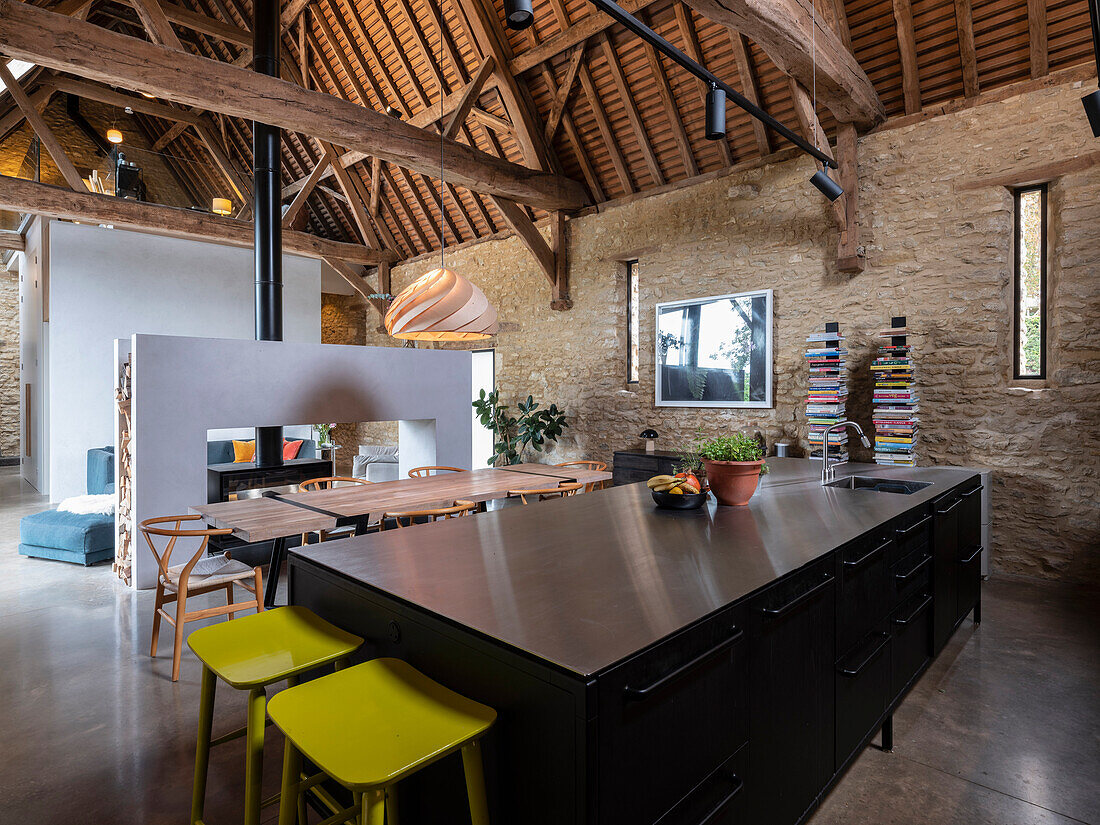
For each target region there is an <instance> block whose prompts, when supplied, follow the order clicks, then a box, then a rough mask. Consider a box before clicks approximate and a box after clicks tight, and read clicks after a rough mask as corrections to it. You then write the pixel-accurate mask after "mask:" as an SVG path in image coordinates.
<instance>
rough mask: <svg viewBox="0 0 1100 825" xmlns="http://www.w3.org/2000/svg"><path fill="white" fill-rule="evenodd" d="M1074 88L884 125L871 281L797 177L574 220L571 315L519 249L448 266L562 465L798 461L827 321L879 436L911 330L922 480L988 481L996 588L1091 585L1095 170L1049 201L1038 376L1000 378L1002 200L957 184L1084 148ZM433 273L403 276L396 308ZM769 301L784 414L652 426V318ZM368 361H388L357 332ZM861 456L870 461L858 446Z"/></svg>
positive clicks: (869, 185) (863, 165) (1068, 180)
mask: <svg viewBox="0 0 1100 825" xmlns="http://www.w3.org/2000/svg"><path fill="white" fill-rule="evenodd" d="M1083 91H1084V89H1083V87H1081V86H1080V84H1077V85H1076V86H1073V85H1067V86H1062V87H1056V88H1051V89H1045V90H1042V91H1036V92H1031V93H1028V94H1025V95H1021V96H1017V97H1015V98H1011V99H1009V100H1007V101H1003V102H998V103H993V104H988V105H984V106H981V107H977V108H973V109H969V110H964V111H961V112H957V113H955V114H949V115H944V116H941V117H937V118H934V119H931V120H927V121H924V122H922V123H920V124H917V125H911V126H908V127H904V128H893V129H887V130H884V131H881V132H878V133H876V134H873V135H869V136H865V137H863V138H862V139H861V140H860V155H859V157H860V191H861V207H860V221H861V224H862V227H863V237H864V242H865V243H866V246H867V250H868V266H867V269H866V271H865V272H864V273H862V274H860V275H856V276H849V275H845V274H841V273H840V272H838V271H837V269H836V230H835V229H834V227H833V225H832V223H831V219H830V216H829V214H828V210H827V206H826V203H825V201H824V199H823V198H821V197H820V196H819V195H818V194H817V192H816V191H815V190H813V189H812V188H811V187H810V186H809V185H808V178H809V177H810V175H811V174H812V171H813V169H812V165H811V164H810V162H809V161H807V160H804V159H802V160H792V161H788V162H785V163H780V164H777V165H772V166H767V167H764V168H758V169H754V170H751V171H747V172H739V173H736V174H732V175H729V176H726V177H723V178H719V179H715V180H711V181H709V182H705V183H700V184H698V185H696V186H693V187H691V188H689V189H682V190H679V191H675V192H671V193H666V194H661V195H655V196H652V197H648V198H640V199H637V200H635V201H634V202H632V203H628V204H625V205H622V206H615V207H611V208H607V209H606V210H605V211H602V212H600V213H599V214H592V215H588V216H584V217H581V218H578V219H576V220H573V221H571V222H570V237H571V239H570V262H571V272H572V297H573V300H574V302H575V306H574V308H573V309H572V310H571V311H568V312H553V311H551V310H550V309H549V306H548V304H549V289H548V287H547V284H546V281H545V278H544V276H543V275H542V274H541V272H540V271H539V270H538V269H537V268H536V266H535V265H534V263H533V259H532V258H531V256H530V255H529V253H528V252H527V251H526V250H525V249H524V247H523V246H522V245H521V244H520V242H519V241H518V240H516V239H515V238H514V237H508V238H505V239H496V240H491V241H486V242H483V243H478V244H473V245H470V246H467V247H465V248H459V249H456V250H454V251H453V252H451V253H449V259H448V261H449V265H450V266H452V267H453V268H455V269H456V270H458V271H460V272H462V273H463V274H465V275H466V276H468V277H469V278H471V279H472V280H473V281H474V282H475V283H477V284H478V285H479V286H480V287H481V288H482V289H483V290H484V291H485V292H486V294H487V295H488V297H489V299H490V301H492V303H493V304H494V305H495V306H496V307H497V309H498V311H499V313H500V318H501V321H502V331H501V333H500V334H499V335H498V336H497V340H496V342H495V345H496V347H497V365H498V366H497V384H498V387H499V388H500V390H501V392H502V394H503V396H504V397H505V398H506V399H508V400H514V399H516V398H518V397H526V396H527V394H528V393H531V394H533V395H534V396H535V397H536V398H538V399H540V400H543V401H545V402H547V403H549V402H555V403H557V404H558V405H559V406H563V407H564V408H565V409H566V410H567V412H568V414H569V416H570V420H571V422H572V427H571V428H570V429H569V430H568V431H567V432H568V435H567V437H566V438H564V439H563V440H562V441H561V442H560V443H559V444H558V445H557V447H556V449H555V450H554V453H553V456H552V459H553V460H565V459H571V458H581V457H586V458H599V459H604V460H610V458H611V453H612V452H613V451H614V450H616V449H623V448H631V447H638V446H640V441H639V440H638V438H637V435H638V433H639V432H640V431H641V430H642V429H643V428H645V427H654V428H656V429H657V430H658V431H659V432H660V433H661V436H662V438H661V441H660V445H661V446H662V447H665V448H671V447H673V446H675V445H677V444H679V443H681V442H683V441H685V440H687V439H689V438H691V437H692V435H693V434H694V433H695V431H696V430H697V428H699V427H702V428H704V429H705V430H706V431H708V432H712V433H713V432H717V431H720V430H723V429H745V430H757V429H759V430H761V431H762V432H763V433H764V434H765V435H766V436H767V437H768V439H769V441H773V440H775V439H777V438H778V437H780V436H783V437H787V438H793V439H794V440H796V441H798V442H799V443H800V444H801V445H802V447H803V449H805V446H806V442H805V436H806V432H807V427H806V423H805V417H804V415H803V412H802V403H803V396H804V394H805V391H806V387H807V376H806V369H805V366H804V364H803V363H802V361H803V359H802V355H801V354H802V351H803V349H804V347H805V338H806V336H807V335H808V334H809V333H810V332H812V331H814V330H817V329H820V328H821V326H822V324H823V323H824V322H825V321H828V320H834V319H835V320H838V321H839V322H840V324H841V329H842V330H843V332H844V333H845V334H846V335H847V337H848V345H849V350H850V353H851V354H850V369H851V371H852V377H853V380H852V382H851V383H852V397H851V399H850V403H849V411H850V414H851V416H852V417H853V418H855V419H856V420H858V421H860V422H862V423H863V424H864V425H868V424H869V423H870V386H871V382H870V379H869V378H868V377H867V367H868V364H869V361H870V359H871V358H872V357H873V356H874V347H875V346H877V341H876V340H875V338H874V336H875V333H876V332H877V330H879V329H880V328H881V327H883V326H884V325H888V324H889V319H890V316H891V315H906V316H908V318H909V325H910V328H911V329H913V330H915V331H916V333H917V335H916V336H915V337H914V338H913V339H912V342H913V343H914V344H915V347H914V356H915V358H916V361H917V364H918V368H917V384H918V388H919V390H920V394H921V413H920V415H921V428H922V429H921V441H920V447H919V458H920V463H922V464H933V463H935V464H963V465H968V466H986V467H991V468H992V469H993V471H994V479H995V487H994V496H993V506H994V547H993V565H994V568H995V570H998V571H1005V572H1011V573H1017V574H1025V575H1033V576H1041V577H1049V578H1060V579H1064V580H1072V581H1093V582H1096V581H1100V575H1098V574H1100V552H1098V550H1100V517H1098V512H1100V510H1098V501H1097V498H1098V492H1100V413H1098V412H1097V410H1098V405H1100V332H1098V331H1097V326H1098V324H1097V322H1098V320H1100V278H1098V277H1097V276H1098V269H1100V167H1097V166H1093V167H1092V168H1090V169H1087V170H1085V171H1078V172H1074V173H1071V174H1066V175H1064V176H1062V177H1059V178H1057V179H1056V180H1055V181H1054V182H1053V184H1052V187H1051V197H1050V206H1051V211H1052V219H1051V224H1050V262H1051V267H1050V269H1051V271H1050V304H1049V317H1050V350H1049V352H1050V370H1049V376H1050V377H1049V379H1048V380H1047V381H1045V382H1028V383H1027V384H1022V383H1019V382H1016V383H1014V382H1012V381H1011V380H1010V376H1011V340H1012V327H1011V314H1010V307H1011V302H1012V288H1011V273H1012V262H1011V249H1012V234H1011V228H1012V201H1011V197H1010V194H1009V191H1008V190H1007V189H1005V188H1003V187H998V186H986V187H982V188H977V189H972V190H969V189H964V188H961V185H962V184H965V183H966V182H968V181H974V180H975V179H976V178H978V177H981V176H984V175H990V174H1004V173H1010V172H1013V171H1019V172H1023V171H1024V170H1026V169H1028V168H1029V167H1037V166H1040V165H1043V164H1047V163H1051V162H1054V161H1057V160H1058V159H1060V158H1067V157H1072V156H1074V155H1083V154H1086V153H1089V152H1095V151H1096V143H1095V141H1094V140H1093V138H1092V137H1091V134H1090V132H1089V129H1088V124H1087V122H1086V121H1085V118H1084V117H1083V113H1082V111H1081V104H1080V102H1079V98H1080V96H1081V94H1082V93H1083ZM630 258H637V259H639V260H640V271H641V276H640V277H641V310H642V315H641V319H642V320H641V347H640V352H641V382H640V383H639V384H638V385H635V386H634V387H633V388H628V387H627V384H626V375H625V371H626V364H625V352H626V325H625V324H626V321H625V309H626V301H625V299H626V284H625V266H624V264H623V263H622V262H623V261H624V260H627V259H630ZM435 265H438V263H437V259H434V260H422V261H415V262H411V263H408V264H405V265H403V266H400V267H396V268H395V270H394V273H393V282H394V291H395V292H396V291H397V290H399V289H400V288H401V287H402V286H404V285H406V284H408V283H409V282H410V280H412V279H413V278H414V277H416V276H418V275H420V274H423V272H424V271H425V269H426V268H429V267H431V266H435ZM765 287H766V288H771V289H773V290H774V292H775V297H774V304H775V326H774V340H775V370H774V381H775V407H774V408H773V409H769V410H753V411H723V410H710V409H684V408H656V407H655V406H654V403H653V360H654V356H653V327H654V304H655V303H657V302H660V301H670V300H678V299H683V298H692V297H704V296H708V295H715V294H722V293H728V292H738V291H743V290H752V289H760V288H765ZM365 341H366V343H368V344H376V345H381V344H392V343H393V342H392V341H389V340H387V339H386V338H385V336H383V335H379V334H378V333H377V332H376V331H375V325H374V323H373V321H372V322H371V323H370V324H368V325H367V327H366V338H365ZM853 454H854V457H855V458H867V457H868V456H867V453H866V451H862V450H859V449H857V450H853Z"/></svg>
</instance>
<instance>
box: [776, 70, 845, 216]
mask: <svg viewBox="0 0 1100 825" xmlns="http://www.w3.org/2000/svg"><path fill="white" fill-rule="evenodd" d="M788 81H789V83H788V85H789V86H790V90H791V103H792V104H793V105H794V111H795V115H796V117H797V118H798V125H799V127H800V128H801V130H802V135H803V137H805V138H806V140H808V141H809V142H810V143H812V144H813V145H814V146H816V147H817V148H818V149H820V150H821V151H822V152H824V153H825V154H826V155H828V156H829V157H830V158H831V157H833V151H832V149H831V148H830V146H829V136H828V135H826V134H825V130H824V129H823V128H821V121H820V120H819V119H818V117H817V112H816V111H814V104H813V99H812V98H811V97H810V93H809V92H808V91H806V90H805V89H804V88H802V86H801V85H800V84H799V83H798V81H796V80H795V79H794V78H793V77H792V78H788ZM832 212H833V217H834V219H835V220H836V225H837V227H838V228H839V229H840V230H841V231H842V232H843V231H844V229H845V228H846V227H847V225H848V224H847V221H848V218H847V215H846V213H845V211H844V199H843V198H840V199H838V200H835V201H833V204H832Z"/></svg>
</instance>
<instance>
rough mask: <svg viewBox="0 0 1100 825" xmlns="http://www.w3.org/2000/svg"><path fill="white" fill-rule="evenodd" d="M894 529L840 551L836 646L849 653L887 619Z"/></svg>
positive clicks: (876, 532)
mask: <svg viewBox="0 0 1100 825" xmlns="http://www.w3.org/2000/svg"><path fill="white" fill-rule="evenodd" d="M891 532H892V531H890V530H876V531H875V532H874V533H872V534H870V535H869V536H867V537H866V538H862V539H858V540H857V541H853V542H851V543H850V544H848V545H847V546H846V547H843V548H841V550H840V551H839V552H838V553H837V554H836V580H837V590H836V649H837V652H839V653H844V652H846V651H847V650H848V649H849V648H851V647H852V646H853V645H855V644H856V643H857V642H859V641H860V640H861V639H862V638H863V637H864V636H866V635H867V634H868V633H870V632H871V630H872V628H874V627H875V626H876V625H878V624H879V623H881V622H882V620H883V619H885V618H886V614H887V613H888V612H889V610H890V601H891V594H890V588H889V585H888V582H887V578H888V575H887V574H888V568H887V566H886V558H887V553H888V552H889V551H890V550H891V549H892V548H893V539H892V538H891Z"/></svg>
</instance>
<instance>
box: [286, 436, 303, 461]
mask: <svg viewBox="0 0 1100 825" xmlns="http://www.w3.org/2000/svg"><path fill="white" fill-rule="evenodd" d="M300 449H302V442H301V441H287V440H286V439H285V438H284V439H283V461H290V460H291V459H292V458H297V457H298V451H299V450H300Z"/></svg>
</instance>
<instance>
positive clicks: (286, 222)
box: [283, 149, 334, 226]
mask: <svg viewBox="0 0 1100 825" xmlns="http://www.w3.org/2000/svg"><path fill="white" fill-rule="evenodd" d="M333 160H334V157H333V155H332V153H331V152H329V151H328V150H327V149H326V150H325V153H324V154H323V155H322V156H321V159H320V160H319V161H317V163H315V164H313V169H311V170H310V173H309V175H308V176H307V177H306V185H305V186H303V187H302V188H301V189H300V190H299V191H298V194H297V195H295V196H294V200H293V201H291V202H290V206H289V207H288V208H287V210H286V212H285V213H284V214H283V226H290V225H291V224H293V223H294V219H295V218H296V217H297V216H298V212H299V211H301V209H302V207H303V206H305V203H306V199H307V198H309V196H310V193H311V192H313V187H314V186H316V185H317V181H319V180H320V179H321V173H322V172H324V171H325V169H327V168H328V165H329V164H330V163H332V161H333Z"/></svg>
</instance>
